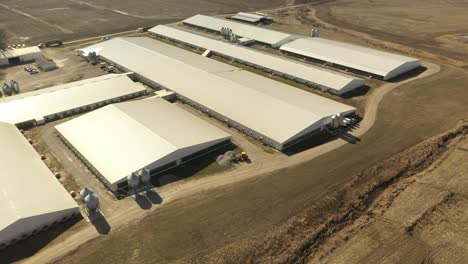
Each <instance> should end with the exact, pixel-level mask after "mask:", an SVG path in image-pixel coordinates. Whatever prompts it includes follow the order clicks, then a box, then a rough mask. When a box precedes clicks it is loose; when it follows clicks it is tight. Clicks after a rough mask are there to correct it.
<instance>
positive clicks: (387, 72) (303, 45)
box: [168, 15, 421, 80]
mask: <svg viewBox="0 0 468 264" xmlns="http://www.w3.org/2000/svg"><path fill="white" fill-rule="evenodd" d="M183 23H184V24H185V25H189V26H193V27H197V28H201V29H204V30H208V31H211V32H218V33H219V32H220V31H221V29H222V28H230V29H232V31H233V33H234V34H236V35H238V36H240V37H247V38H250V39H253V40H255V41H257V42H259V43H261V44H264V45H267V46H270V47H272V48H279V49H280V50H281V51H282V52H284V53H288V54H292V55H295V56H299V57H301V58H307V59H310V60H313V61H316V62H322V63H326V64H327V65H332V66H335V67H336V68H340V69H344V70H349V71H352V72H356V73H359V74H363V75H365V76H371V77H375V78H378V79H382V80H390V79H392V78H395V77H397V76H399V75H401V74H403V73H405V72H408V71H411V70H413V69H415V68H417V67H419V66H421V61H420V60H418V59H415V58H411V57H407V56H402V55H398V54H394V53H390V52H385V51H380V50H376V49H370V48H366V47H360V46H356V45H352V44H347V43H343V42H338V41H333V40H328V39H323V38H319V37H304V36H299V35H296V34H289V33H284V32H280V31H275V30H271V29H267V28H265V27H259V26H255V25H250V24H245V23H240V22H236V21H232V20H227V19H221V18H216V17H211V16H205V15H196V16H193V17H190V18H188V19H186V20H184V21H183ZM168 37H169V36H168Z"/></svg>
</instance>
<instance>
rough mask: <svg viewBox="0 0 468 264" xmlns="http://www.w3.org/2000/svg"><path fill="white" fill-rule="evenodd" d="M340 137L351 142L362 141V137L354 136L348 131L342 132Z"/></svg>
mask: <svg viewBox="0 0 468 264" xmlns="http://www.w3.org/2000/svg"><path fill="white" fill-rule="evenodd" d="M338 137H339V138H341V139H343V140H344V141H346V142H348V143H350V144H357V143H359V142H361V139H360V138H359V137H356V136H353V135H351V134H349V133H348V132H345V133H341V134H339V135H338Z"/></svg>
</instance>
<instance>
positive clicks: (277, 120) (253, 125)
mask: <svg viewBox="0 0 468 264" xmlns="http://www.w3.org/2000/svg"><path fill="white" fill-rule="evenodd" d="M90 51H98V55H99V56H100V57H101V59H104V60H106V61H109V62H112V63H114V64H115V65H116V66H118V67H120V68H122V69H123V70H127V71H132V72H134V73H135V78H137V79H139V80H140V81H141V82H143V83H146V84H147V85H149V86H151V87H155V88H166V89H169V90H172V91H174V92H175V93H176V94H177V97H178V98H179V99H181V100H183V101H185V102H186V103H188V104H190V105H192V106H193V107H195V108H198V109H200V110H202V111H203V112H205V113H207V114H208V115H210V116H213V117H215V118H217V119H218V120H220V121H222V122H224V123H226V125H228V126H231V127H234V128H236V129H238V130H240V131H242V132H244V133H245V134H247V135H249V136H251V137H253V138H256V139H258V140H259V141H261V142H264V143H265V144H268V145H270V146H272V147H274V148H276V149H278V150H283V149H285V148H287V147H289V146H292V145H294V144H295V143H298V142H300V141H302V140H303V139H305V138H307V137H309V136H311V135H313V134H315V133H317V132H318V131H320V130H321V129H324V128H325V126H327V125H329V124H330V123H331V122H332V117H333V116H334V115H336V114H338V113H341V114H343V115H348V114H351V113H354V111H355V109H354V108H353V107H351V106H347V105H344V104H341V103H338V102H335V101H332V100H330V99H327V98H324V97H321V96H318V95H314V94H312V93H308V92H305V91H303V90H300V89H297V88H294V87H291V86H288V85H286V84H283V83H280V82H277V81H273V80H271V79H268V78H265V77H262V76H260V75H256V74H254V73H251V72H248V71H245V70H242V69H239V68H236V67H233V66H231V65H228V64H224V63H221V62H218V61H215V60H212V59H209V58H206V57H203V56H200V55H197V54H195V53H193V52H189V51H186V50H183V49H180V48H176V47H174V46H171V45H168V44H165V43H163V42H159V41H156V40H153V39H150V38H117V39H112V40H110V41H106V42H103V43H99V44H96V45H93V46H91V47H89V48H86V49H84V50H81V51H79V53H80V54H88V53H89V52H90Z"/></svg>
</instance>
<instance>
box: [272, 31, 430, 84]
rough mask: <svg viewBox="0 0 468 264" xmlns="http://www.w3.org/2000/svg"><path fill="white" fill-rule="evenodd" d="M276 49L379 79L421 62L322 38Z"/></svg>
mask: <svg viewBox="0 0 468 264" xmlns="http://www.w3.org/2000/svg"><path fill="white" fill-rule="evenodd" d="M280 50H281V51H283V52H286V53H290V54H294V55H299V56H301V57H306V58H309V59H312V60H315V61H319V62H326V63H328V64H332V65H333V66H335V67H337V68H341V69H346V70H350V71H353V72H356V73H359V74H363V75H366V76H372V77H376V78H379V79H382V80H389V79H392V78H394V77H396V76H398V75H400V74H403V73H405V72H408V71H411V70H413V69H415V68H417V67H419V66H421V61H420V60H418V59H415V58H410V57H406V56H402V55H398V54H394V53H390V52H385V51H380V50H375V49H370V48H365V47H360V46H356V45H351V44H347V43H343V42H337V41H333V40H328V39H323V38H302V39H297V40H295V41H292V42H290V43H288V44H285V45H283V46H282V47H281V48H280Z"/></svg>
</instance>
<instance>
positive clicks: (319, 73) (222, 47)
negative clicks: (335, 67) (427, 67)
mask: <svg viewBox="0 0 468 264" xmlns="http://www.w3.org/2000/svg"><path fill="white" fill-rule="evenodd" d="M149 31H150V32H151V33H154V34H156V35H159V36H163V37H166V38H169V39H173V40H177V41H180V42H183V43H188V44H191V45H194V46H197V47H199V48H203V49H209V50H212V51H213V52H216V53H220V54H224V55H226V56H229V57H233V58H237V59H239V60H242V61H245V62H249V63H252V64H255V65H259V66H262V67H265V68H269V69H271V70H274V71H277V72H281V73H284V74H287V75H289V76H293V77H295V78H298V79H301V80H303V81H305V82H310V83H314V84H317V85H320V86H324V87H326V88H328V89H331V90H334V91H335V92H337V93H339V94H341V93H343V92H347V91H350V90H353V89H355V88H357V87H360V86H362V85H364V83H365V82H364V80H362V79H359V78H355V77H351V76H349V75H344V74H340V73H337V72H333V71H329V70H326V69H323V68H319V67H315V66H312V65H310V64H306V63H302V62H297V61H294V60H291V59H287V58H283V57H280V56H276V55H273V54H270V53H267V52H262V51H258V50H254V49H251V48H247V47H243V46H240V45H236V44H233V43H229V42H226V41H222V40H217V39H213V38H210V37H205V36H202V35H199V34H195V33H192V32H189V31H185V30H182V29H177V28H173V27H168V26H164V25H159V26H156V27H154V28H152V29H150V30H149Z"/></svg>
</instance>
